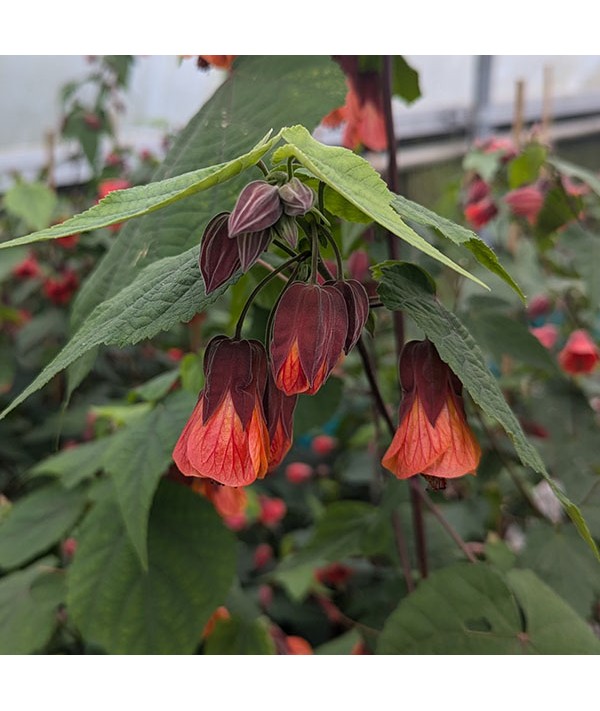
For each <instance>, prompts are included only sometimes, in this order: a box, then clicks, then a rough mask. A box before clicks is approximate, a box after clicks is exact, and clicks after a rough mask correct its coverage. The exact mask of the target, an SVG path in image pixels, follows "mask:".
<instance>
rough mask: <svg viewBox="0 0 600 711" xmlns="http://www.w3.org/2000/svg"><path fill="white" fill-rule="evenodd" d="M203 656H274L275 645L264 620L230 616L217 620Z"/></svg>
mask: <svg viewBox="0 0 600 711" xmlns="http://www.w3.org/2000/svg"><path fill="white" fill-rule="evenodd" d="M204 653H205V654H275V643H274V642H273V638H272V637H271V635H270V634H269V629H268V627H267V623H266V621H265V620H264V619H261V618H259V619H255V620H247V619H245V618H243V617H240V616H238V615H232V616H231V617H230V618H229V619H227V620H218V621H217V623H216V625H215V628H214V630H213V632H212V633H211V634H210V636H209V637H208V639H207V640H206V644H205V646H204Z"/></svg>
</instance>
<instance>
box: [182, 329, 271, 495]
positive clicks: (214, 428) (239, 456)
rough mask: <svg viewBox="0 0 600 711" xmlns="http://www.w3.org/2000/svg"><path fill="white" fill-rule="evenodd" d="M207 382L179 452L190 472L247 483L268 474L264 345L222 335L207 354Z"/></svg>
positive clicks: (184, 470) (226, 481)
mask: <svg viewBox="0 0 600 711" xmlns="http://www.w3.org/2000/svg"><path fill="white" fill-rule="evenodd" d="M204 374H205V382H206V385H205V387H204V389H203V390H202V392H201V393H200V396H199V398H198V403H197V405H196V407H195V408H194V411H193V412H192V415H191V417H190V419H189V420H188V422H187V424H186V426H185V428H184V430H183V432H182V433H181V436H180V437H179V440H178V442H177V444H176V445H175V449H174V451H173V459H174V461H175V464H177V466H178V467H179V470H180V471H181V473H182V474H184V475H185V476H197V477H204V478H207V479H214V480H215V481H217V482H219V483H221V484H225V485H227V486H246V485H247V484H251V483H252V482H253V481H255V479H257V478H258V479H261V478H262V477H264V475H265V474H266V473H267V463H268V456H269V434H268V430H267V424H266V421H265V414H264V409H263V397H264V393H265V386H266V382H267V358H266V353H265V350H264V347H263V345H262V344H261V343H259V342H258V341H254V340H235V339H231V338H226V337H225V336H216V337H215V338H213V339H212V341H211V342H210V343H209V344H208V346H207V348H206V354H205V357H204Z"/></svg>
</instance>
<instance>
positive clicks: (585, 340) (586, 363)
mask: <svg viewBox="0 0 600 711" xmlns="http://www.w3.org/2000/svg"><path fill="white" fill-rule="evenodd" d="M598 361H600V351H599V350H598V346H596V344H595V343H594V341H592V339H591V338H590V335H589V333H588V332H587V331H584V330H583V329H579V330H577V331H573V333H572V334H571V335H570V336H569V338H568V340H567V342H566V343H565V347H564V348H563V349H562V350H561V352H560V353H559V354H558V362H559V364H560V367H561V368H562V369H563V370H564V371H565V373H571V375H578V374H580V373H591V372H592V370H594V368H595V367H596V365H597V363H598Z"/></svg>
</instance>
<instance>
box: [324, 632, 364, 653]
mask: <svg viewBox="0 0 600 711" xmlns="http://www.w3.org/2000/svg"><path fill="white" fill-rule="evenodd" d="M360 642H362V637H361V636H360V634H359V633H358V632H357V631H356V630H355V629H353V630H350V631H349V632H345V633H344V634H341V635H340V636H339V637H336V638H335V639H332V640H331V641H330V642H325V644H322V645H321V646H320V647H317V648H316V649H315V654H328V655H329V654H352V650H353V649H354V647H356V645H357V644H359V643H360Z"/></svg>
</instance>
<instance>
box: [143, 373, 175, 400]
mask: <svg viewBox="0 0 600 711" xmlns="http://www.w3.org/2000/svg"><path fill="white" fill-rule="evenodd" d="M178 379H179V370H168V371H167V372H166V373H161V374H160V375H157V376H156V377H155V378H152V380H148V382H146V383H144V384H143V385H138V387H137V388H134V389H133V391H132V392H134V393H135V394H136V395H139V396H140V397H141V398H142V399H143V400H147V401H148V402H156V401H157V400H162V398H163V397H164V396H165V395H166V394H167V393H168V392H169V390H170V389H171V388H172V386H173V385H174V384H175V383H176V382H177V380H178Z"/></svg>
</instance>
